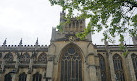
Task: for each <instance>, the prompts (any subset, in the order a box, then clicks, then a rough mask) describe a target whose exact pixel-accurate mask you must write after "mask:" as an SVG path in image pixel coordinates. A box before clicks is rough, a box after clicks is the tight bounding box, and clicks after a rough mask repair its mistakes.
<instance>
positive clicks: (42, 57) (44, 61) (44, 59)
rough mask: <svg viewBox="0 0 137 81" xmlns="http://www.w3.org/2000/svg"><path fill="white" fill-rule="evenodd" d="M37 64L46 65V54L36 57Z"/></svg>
mask: <svg viewBox="0 0 137 81" xmlns="http://www.w3.org/2000/svg"><path fill="white" fill-rule="evenodd" d="M38 62H40V63H47V54H46V53H42V54H40V55H39V57H38Z"/></svg>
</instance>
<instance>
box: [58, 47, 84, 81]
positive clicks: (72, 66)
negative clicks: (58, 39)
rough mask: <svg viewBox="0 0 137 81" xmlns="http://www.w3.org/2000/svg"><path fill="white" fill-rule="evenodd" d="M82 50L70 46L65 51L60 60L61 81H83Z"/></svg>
mask: <svg viewBox="0 0 137 81" xmlns="http://www.w3.org/2000/svg"><path fill="white" fill-rule="evenodd" d="M80 54H81V53H80V50H79V49H78V48H77V47H76V46H74V45H69V46H68V47H66V48H65V49H64V50H63V53H62V55H61V58H60V63H61V66H60V67H61V68H60V70H61V75H60V81H82V58H81V55H80Z"/></svg>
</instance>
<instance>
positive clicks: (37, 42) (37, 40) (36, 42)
mask: <svg viewBox="0 0 137 81" xmlns="http://www.w3.org/2000/svg"><path fill="white" fill-rule="evenodd" d="M38 44H39V43H38V37H37V40H36V43H35V45H36V46H38Z"/></svg>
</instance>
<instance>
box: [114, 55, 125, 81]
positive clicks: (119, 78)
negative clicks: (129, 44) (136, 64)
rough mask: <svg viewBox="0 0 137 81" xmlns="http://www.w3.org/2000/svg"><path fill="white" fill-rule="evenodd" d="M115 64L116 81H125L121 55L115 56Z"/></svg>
mask: <svg viewBox="0 0 137 81" xmlns="http://www.w3.org/2000/svg"><path fill="white" fill-rule="evenodd" d="M113 63H114V70H115V75H116V76H115V79H116V81H125V77H124V70H123V65H122V58H121V57H120V55H118V54H115V55H114V56H113Z"/></svg>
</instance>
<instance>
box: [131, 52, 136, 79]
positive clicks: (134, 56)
mask: <svg viewBox="0 0 137 81" xmlns="http://www.w3.org/2000/svg"><path fill="white" fill-rule="evenodd" d="M131 58H132V62H133V67H134V71H135V76H136V79H137V55H136V54H132V55H131Z"/></svg>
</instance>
